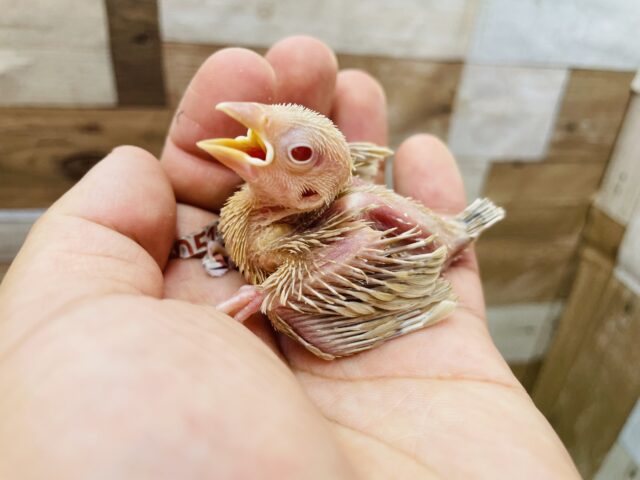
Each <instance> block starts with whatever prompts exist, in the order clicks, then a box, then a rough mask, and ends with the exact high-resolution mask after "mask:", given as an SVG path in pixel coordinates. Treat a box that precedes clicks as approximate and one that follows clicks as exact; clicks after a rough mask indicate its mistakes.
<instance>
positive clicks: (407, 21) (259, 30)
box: [160, 0, 476, 60]
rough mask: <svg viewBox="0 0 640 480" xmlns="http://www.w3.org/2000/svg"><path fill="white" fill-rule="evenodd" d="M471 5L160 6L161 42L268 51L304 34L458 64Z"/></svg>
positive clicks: (410, 0) (214, 2) (287, 0)
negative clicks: (221, 45) (248, 47)
mask: <svg viewBox="0 0 640 480" xmlns="http://www.w3.org/2000/svg"><path fill="white" fill-rule="evenodd" d="M475 8H476V2H475V1H474V0H447V1H446V2H443V1H440V0H402V1H401V2H387V1H385V0H351V1H349V2H342V1H340V0H325V1H323V2H299V1H296V0H280V1H277V2H276V1H262V0H245V1H244V2H242V3H240V4H239V3H238V2H235V1H233V0H160V12H161V25H162V34H163V38H164V40H165V41H171V42H182V43H209V44H211V43H218V44H235V45H245V46H246V45H249V46H263V47H264V46H268V45H271V44H272V43H274V42H275V41H277V40H279V39H281V38H283V37H285V36H287V35H294V34H299V33H301V32H304V33H306V34H309V35H314V36H316V37H318V38H320V39H322V40H323V41H325V42H326V43H327V44H328V45H330V46H331V47H332V48H334V49H336V50H337V51H339V52H343V53H351V54H359V55H363V54H365V55H366V54H373V55H386V56H392V57H409V58H411V57H413V58H426V59H458V60H459V59H462V58H463V57H464V55H465V52H466V50H467V41H468V37H469V34H470V32H471V28H472V25H473V20H474V13H475Z"/></svg>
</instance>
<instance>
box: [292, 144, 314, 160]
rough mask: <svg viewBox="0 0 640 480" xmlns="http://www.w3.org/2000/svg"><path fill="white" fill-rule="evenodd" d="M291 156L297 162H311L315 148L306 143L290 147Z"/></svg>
mask: <svg viewBox="0 0 640 480" xmlns="http://www.w3.org/2000/svg"><path fill="white" fill-rule="evenodd" d="M289 158H290V159H291V160H292V161H293V162H294V163H297V164H305V163H309V162H310V161H311V160H312V159H313V149H312V148H311V147H310V146H309V145H306V144H304V143H299V144H297V145H292V146H291V147H289Z"/></svg>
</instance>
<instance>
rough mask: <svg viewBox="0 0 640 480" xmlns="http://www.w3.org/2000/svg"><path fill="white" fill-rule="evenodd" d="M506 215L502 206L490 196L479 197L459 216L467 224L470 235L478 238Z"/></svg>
mask: <svg viewBox="0 0 640 480" xmlns="http://www.w3.org/2000/svg"><path fill="white" fill-rule="evenodd" d="M504 216H505V211H504V209H503V208H502V207H498V206H497V205H495V204H494V203H493V202H492V201H491V200H489V199H488V198H479V199H477V200H475V201H474V202H473V203H471V205H469V206H468V207H467V208H465V209H464V211H462V213H460V214H459V215H458V217H457V218H458V220H460V221H461V222H462V223H463V224H464V225H465V226H466V230H467V233H468V234H469V236H470V237H471V238H473V239H476V238H478V237H479V236H480V234H481V233H482V232H483V231H485V230H486V229H487V228H489V227H490V226H492V225H494V224H496V223H498V222H499V221H500V220H502V219H503V218H504Z"/></svg>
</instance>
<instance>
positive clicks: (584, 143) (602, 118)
mask: <svg viewBox="0 0 640 480" xmlns="http://www.w3.org/2000/svg"><path fill="white" fill-rule="evenodd" d="M632 79H633V73H629V72H610V71H598V70H572V71H571V72H570V74H569V80H568V83H567V86H566V89H565V94H564V98H563V100H562V104H561V106H560V111H559V112H558V116H557V120H556V122H555V127H554V131H553V134H552V136H551V141H550V144H549V149H548V152H547V156H546V158H545V161H552V162H580V163H586V162H595V163H599V164H605V163H606V162H607V161H608V160H609V158H610V156H611V150H612V149H613V145H614V143H615V141H616V137H617V135H618V132H619V130H620V125H621V124H622V119H623V118H624V114H625V111H626V108H627V103H628V102H629V95H630V85H631V81H632Z"/></svg>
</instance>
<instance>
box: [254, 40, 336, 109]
mask: <svg viewBox="0 0 640 480" xmlns="http://www.w3.org/2000/svg"><path fill="white" fill-rule="evenodd" d="M265 57H266V59H267V60H268V61H269V63H270V64H271V65H272V66H273V70H274V71H275V73H276V78H277V101H278V102H280V103H297V104H300V105H304V106H306V107H308V108H310V109H312V110H315V111H317V112H320V113H322V114H325V115H328V114H329V110H330V108H331V99H332V98H333V91H334V88H335V84H336V72H337V70H338V62H337V60H336V57H335V55H334V53H333V51H332V50H331V49H330V48H329V47H327V46H326V45H325V44H324V43H322V42H321V41H320V40H317V39H315V38H312V37H307V36H295V37H288V38H285V39H284V40H281V41H280V42H278V43H276V44H275V45H274V46H273V47H271V48H270V49H269V51H268V52H267V54H266V55H265Z"/></svg>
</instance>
